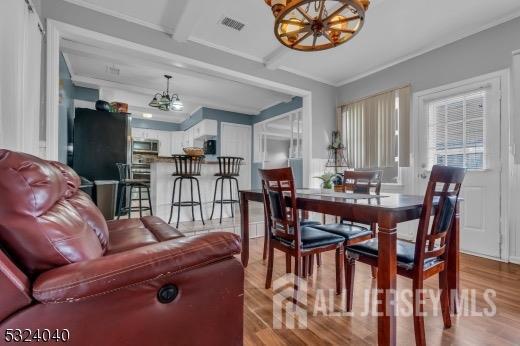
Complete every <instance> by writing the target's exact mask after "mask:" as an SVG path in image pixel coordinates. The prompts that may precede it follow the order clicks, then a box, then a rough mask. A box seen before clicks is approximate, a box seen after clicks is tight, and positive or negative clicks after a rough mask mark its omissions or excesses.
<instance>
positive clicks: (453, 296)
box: [447, 203, 460, 314]
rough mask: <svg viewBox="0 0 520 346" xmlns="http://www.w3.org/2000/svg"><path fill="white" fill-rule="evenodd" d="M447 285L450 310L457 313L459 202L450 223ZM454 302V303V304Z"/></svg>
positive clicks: (458, 286) (458, 288)
mask: <svg viewBox="0 0 520 346" xmlns="http://www.w3.org/2000/svg"><path fill="white" fill-rule="evenodd" d="M447 265H448V269H447V270H448V287H449V290H450V302H451V304H450V305H451V311H452V312H453V313H454V314H457V313H458V311H457V304H456V302H458V301H459V299H460V282H459V269H460V203H457V207H456V209H455V219H454V220H453V223H452V224H451V232H450V244H449V249H448V263H447ZM454 303H455V304H454Z"/></svg>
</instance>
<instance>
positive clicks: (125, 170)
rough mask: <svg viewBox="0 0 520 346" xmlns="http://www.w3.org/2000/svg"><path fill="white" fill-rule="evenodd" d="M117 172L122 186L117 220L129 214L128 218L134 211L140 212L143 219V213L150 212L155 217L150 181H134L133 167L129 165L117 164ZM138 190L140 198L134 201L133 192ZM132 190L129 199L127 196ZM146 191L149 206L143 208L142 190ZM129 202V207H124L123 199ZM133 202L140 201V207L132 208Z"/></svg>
mask: <svg viewBox="0 0 520 346" xmlns="http://www.w3.org/2000/svg"><path fill="white" fill-rule="evenodd" d="M116 166H117V171H118V173H119V183H120V184H121V190H120V191H119V203H118V206H117V219H118V220H119V218H120V217H121V214H124V213H128V218H130V217H131V216H130V214H131V213H132V212H133V211H139V216H140V217H143V211H148V210H149V211H150V215H153V211H152V201H151V199H150V181H149V180H146V179H133V178H132V171H131V165H129V164H127V163H116ZM134 188H136V189H138V191H139V198H137V199H134V198H133V197H132V190H133V189H134ZM128 189H130V191H129V194H128V197H127V196H126V192H127V190H128ZM143 189H144V190H145V191H146V198H147V199H148V206H143V195H142V190H143ZM125 197H126V200H127V204H128V206H125V207H123V199H125ZM133 201H139V206H138V207H132V202H133Z"/></svg>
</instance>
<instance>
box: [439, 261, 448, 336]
mask: <svg viewBox="0 0 520 346" xmlns="http://www.w3.org/2000/svg"><path fill="white" fill-rule="evenodd" d="M439 290H440V291H441V310H442V320H443V322H444V328H450V327H451V316H450V288H449V285H448V271H447V270H446V269H444V270H443V271H442V272H440V273H439Z"/></svg>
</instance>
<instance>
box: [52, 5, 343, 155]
mask: <svg viewBox="0 0 520 346" xmlns="http://www.w3.org/2000/svg"><path fill="white" fill-rule="evenodd" d="M42 5H43V15H44V17H46V18H52V19H54V20H57V21H61V22H65V23H69V24H72V25H75V26H79V27H83V28H86V29H89V30H93V31H96V32H101V33H103V34H106V35H110V36H114V37H118V38H121V39H125V40H128V41H132V42H136V43H139V44H142V45H146V46H150V47H153V48H156V49H160V50H163V51H168V52H170V53H174V54H178V55H182V56H185V57H188V58H192V59H195V60H199V61H202V62H206V63H209V64H212V65H218V66H221V67H223V68H227V69H230V70H234V71H238V72H241V73H245V74H248V75H251V76H254V77H258V78H263V79H267V80H270V81H273V82H278V83H283V84H286V85H289V86H292V87H297V88H300V89H304V90H308V91H310V92H312V140H313V143H312V144H313V145H312V157H313V158H326V157H327V151H326V147H327V136H328V134H329V133H330V131H332V130H333V128H334V126H335V121H334V115H335V109H336V107H335V104H336V88H335V87H333V86H330V85H327V84H324V83H320V82H317V81H313V80H310V79H308V78H304V77H301V76H297V75H295V74H292V73H289V72H286V71H281V70H277V71H271V70H269V69H267V68H265V66H263V64H262V63H260V62H255V61H251V60H248V59H245V58H242V57H239V56H236V55H232V54H229V53H227V52H224V51H219V50H215V49H212V48H209V47H205V46H203V45H200V44H197V43H193V42H185V43H179V42H176V41H175V40H173V39H172V38H171V37H169V36H168V35H166V34H164V33H162V32H158V31H155V30H152V29H148V28H146V27H143V26H140V25H137V24H133V23H130V22H127V21H124V20H121V19H117V18H114V17H111V16H109V15H105V14H102V13H99V12H95V11H92V10H89V9H86V8H83V7H80V6H77V5H74V4H71V3H69V2H65V1H63V0H45V1H43V2H42Z"/></svg>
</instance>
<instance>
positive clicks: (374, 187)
mask: <svg viewBox="0 0 520 346" xmlns="http://www.w3.org/2000/svg"><path fill="white" fill-rule="evenodd" d="M382 179H383V172H382V171H345V173H344V174H343V184H344V185H346V188H347V190H352V192H354V193H366V194H369V193H372V192H373V193H375V194H376V195H379V194H380V192H381V180H382Z"/></svg>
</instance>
